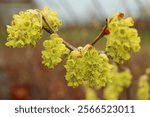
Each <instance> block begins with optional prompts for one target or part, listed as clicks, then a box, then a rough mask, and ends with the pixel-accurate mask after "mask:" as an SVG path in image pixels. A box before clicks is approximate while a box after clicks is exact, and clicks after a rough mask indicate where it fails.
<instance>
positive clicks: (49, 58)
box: [42, 34, 68, 69]
mask: <svg viewBox="0 0 150 117" xmlns="http://www.w3.org/2000/svg"><path fill="white" fill-rule="evenodd" d="M50 39H51V40H45V41H44V43H43V46H44V50H43V51H42V59H43V61H42V64H44V65H45V66H47V67H48V68H50V69H51V68H54V67H55V66H56V65H57V64H58V63H60V62H61V61H62V57H63V55H65V54H66V53H67V51H68V49H67V48H66V47H65V45H64V44H63V39H62V38H60V37H59V36H58V35H56V34H52V35H51V36H50Z"/></svg>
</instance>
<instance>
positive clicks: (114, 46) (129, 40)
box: [6, 7, 146, 99]
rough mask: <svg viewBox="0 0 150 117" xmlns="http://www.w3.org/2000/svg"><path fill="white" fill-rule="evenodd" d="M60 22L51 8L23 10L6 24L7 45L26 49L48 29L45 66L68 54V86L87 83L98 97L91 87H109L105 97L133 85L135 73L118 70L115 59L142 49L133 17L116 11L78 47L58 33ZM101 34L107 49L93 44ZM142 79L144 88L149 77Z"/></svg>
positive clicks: (112, 96)
mask: <svg viewBox="0 0 150 117" xmlns="http://www.w3.org/2000/svg"><path fill="white" fill-rule="evenodd" d="M61 24H62V22H61V20H60V19H59V18H58V14H57V12H54V11H52V10H51V9H49V8H48V7H45V8H44V9H43V10H38V9H35V10H32V9H30V10H27V11H21V12H19V14H18V15H14V16H13V21H12V23H11V25H10V26H7V32H8V38H7V43H6V46H8V47H12V48H23V47H25V46H26V45H31V46H32V47H35V46H36V43H37V42H38V40H39V39H40V38H41V36H42V34H43V30H45V31H47V32H48V33H49V34H50V36H49V37H48V38H47V39H46V40H45V41H44V42H43V46H44V50H42V52H41V54H42V64H43V65H44V66H46V67H48V68H49V69H53V68H54V67H55V66H56V65H57V64H59V63H60V62H61V61H62V60H63V58H64V56H65V60H66V64H65V65H64V67H65V69H66V75H65V79H66V81H67V85H68V86H70V87H73V88H76V87H78V86H80V85H86V87H87V88H86V89H88V90H90V92H91V94H89V95H93V97H94V98H97V97H96V96H94V95H95V94H94V93H93V91H92V90H91V89H90V88H96V89H98V88H101V87H104V86H106V88H105V91H104V94H105V98H106V99H118V96H119V94H120V93H121V92H122V91H123V88H126V87H129V85H130V84H131V79H132V75H131V74H130V71H129V70H128V69H126V70H125V71H122V72H118V69H116V66H114V62H117V63H123V62H124V61H125V60H129V59H130V56H131V55H130V54H131V52H138V51H139V50H140V37H139V36H138V32H137V30H136V29H135V28H132V26H133V25H134V21H133V19H132V18H131V17H129V18H124V14H123V13H116V14H115V15H114V16H112V17H109V18H108V19H107V21H106V24H105V26H104V28H103V30H102V31H101V32H100V34H99V36H98V37H97V38H96V39H95V40H93V42H91V43H89V44H87V45H85V46H84V47H78V48H76V47H74V46H72V45H71V44H69V43H67V42H66V41H65V40H64V39H63V38H62V37H60V36H59V35H58V34H57V33H56V32H57V31H58V30H59V26H60V25H61ZM102 37H105V38H106V40H107V42H106V50H105V51H103V50H97V49H96V48H95V47H94V44H95V43H96V42H97V41H98V40H100V39H102ZM66 56H67V57H66ZM66 58H67V59H66ZM110 61H111V62H110ZM112 63H113V64H112ZM142 79H143V80H141V82H142V83H141V84H140V85H139V87H141V88H142V87H143V85H142V84H143V83H145V81H146V78H142ZM88 87H89V88H88ZM143 88H146V87H143ZM143 93H144V92H142V91H141V90H139V92H138V94H143ZM110 94H111V95H110ZM91 97H92V96H91ZM144 98H145V97H144ZM87 99H90V96H87Z"/></svg>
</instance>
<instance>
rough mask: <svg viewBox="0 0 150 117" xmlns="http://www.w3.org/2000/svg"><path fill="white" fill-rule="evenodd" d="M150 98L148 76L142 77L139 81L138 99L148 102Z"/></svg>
mask: <svg viewBox="0 0 150 117" xmlns="http://www.w3.org/2000/svg"><path fill="white" fill-rule="evenodd" d="M149 98H150V86H149V83H148V75H147V74H145V75H142V76H141V77H140V79H139V83H138V90H137V99H139V100H148V99H149Z"/></svg>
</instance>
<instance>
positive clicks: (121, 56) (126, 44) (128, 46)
mask: <svg viewBox="0 0 150 117" xmlns="http://www.w3.org/2000/svg"><path fill="white" fill-rule="evenodd" d="M107 24H108V30H109V32H110V34H108V35H105V37H106V39H107V43H106V51H107V53H108V54H109V55H110V56H111V57H112V59H113V60H114V61H115V62H117V63H123V61H124V60H128V59H130V53H131V52H132V51H133V52H138V51H139V50H140V37H139V36H138V33H137V30H136V29H135V28H131V26H133V25H134V21H133V19H132V18H131V17H128V18H126V19H125V18H124V14H123V13H117V14H115V15H114V16H113V17H110V18H109V19H108V22H107Z"/></svg>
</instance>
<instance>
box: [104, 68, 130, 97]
mask: <svg viewBox="0 0 150 117" xmlns="http://www.w3.org/2000/svg"><path fill="white" fill-rule="evenodd" d="M131 80H132V75H131V73H130V71H129V69H126V70H125V71H123V72H118V70H117V67H114V70H113V71H112V83H109V84H108V85H107V87H106V88H105V90H104V98H105V99H107V100H117V99H118V98H119V95H120V93H121V92H122V91H123V89H124V88H127V87H129V86H130V84H131Z"/></svg>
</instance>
